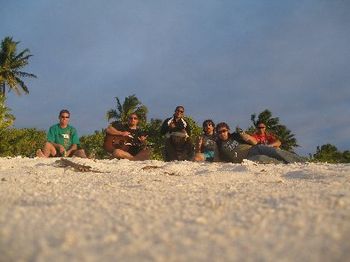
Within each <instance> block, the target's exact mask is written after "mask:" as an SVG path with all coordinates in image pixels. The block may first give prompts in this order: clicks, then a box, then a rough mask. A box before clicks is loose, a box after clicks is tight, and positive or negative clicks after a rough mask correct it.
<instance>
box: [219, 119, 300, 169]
mask: <svg viewBox="0 0 350 262" xmlns="http://www.w3.org/2000/svg"><path fill="white" fill-rule="evenodd" d="M229 131H230V128H229V126H228V125H227V124H226V123H220V124H218V125H217V126H216V132H217V134H218V141H217V146H218V151H219V158H220V160H222V161H225V162H232V163H241V162H242V161H243V159H248V160H252V161H255V162H259V163H276V164H277V163H286V164H287V163H295V162H305V159H304V158H303V157H300V156H298V155H296V154H293V153H291V152H288V151H284V150H281V149H278V148H274V147H269V146H266V145H260V144H259V145H257V140H256V139H255V138H254V137H253V136H251V135H249V134H247V133H245V132H244V131H243V130H240V129H238V130H237V132H235V133H232V134H230V133H229Z"/></svg>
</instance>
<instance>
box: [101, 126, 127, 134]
mask: <svg viewBox="0 0 350 262" xmlns="http://www.w3.org/2000/svg"><path fill="white" fill-rule="evenodd" d="M106 133H107V134H109V135H112V136H129V135H130V132H128V131H120V130H118V129H117V128H115V127H113V125H109V126H108V127H107V129H106Z"/></svg>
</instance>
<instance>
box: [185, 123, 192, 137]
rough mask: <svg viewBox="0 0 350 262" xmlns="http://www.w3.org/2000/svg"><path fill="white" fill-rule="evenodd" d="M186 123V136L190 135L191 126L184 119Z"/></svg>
mask: <svg viewBox="0 0 350 262" xmlns="http://www.w3.org/2000/svg"><path fill="white" fill-rule="evenodd" d="M186 124H187V126H186V128H185V130H186V132H187V135H188V136H191V127H190V125H189V124H188V122H187V121H186Z"/></svg>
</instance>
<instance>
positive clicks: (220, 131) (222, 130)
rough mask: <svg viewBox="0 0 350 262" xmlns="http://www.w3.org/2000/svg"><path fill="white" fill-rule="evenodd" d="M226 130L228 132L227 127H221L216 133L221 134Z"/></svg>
mask: <svg viewBox="0 0 350 262" xmlns="http://www.w3.org/2000/svg"><path fill="white" fill-rule="evenodd" d="M226 132H228V130H227V129H221V130H219V131H218V134H223V133H226Z"/></svg>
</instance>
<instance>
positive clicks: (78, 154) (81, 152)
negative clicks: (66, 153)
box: [73, 149, 86, 158]
mask: <svg viewBox="0 0 350 262" xmlns="http://www.w3.org/2000/svg"><path fill="white" fill-rule="evenodd" d="M73 156H76V157H81V158H86V154H85V151H84V149H78V150H76V151H74V153H73Z"/></svg>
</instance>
